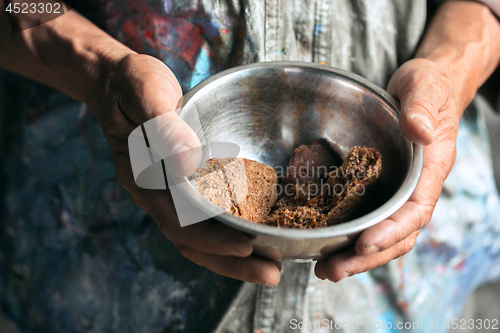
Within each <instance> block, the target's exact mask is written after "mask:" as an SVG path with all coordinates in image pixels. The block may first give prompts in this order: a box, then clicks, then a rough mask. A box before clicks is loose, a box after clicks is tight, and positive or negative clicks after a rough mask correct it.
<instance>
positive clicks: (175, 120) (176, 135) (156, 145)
mask: <svg viewBox="0 0 500 333" xmlns="http://www.w3.org/2000/svg"><path fill="white" fill-rule="evenodd" d="M144 129H145V131H146V135H147V137H148V141H149V146H150V147H151V149H152V150H153V151H154V152H155V153H157V154H158V155H159V157H160V158H162V159H165V162H166V167H167V168H168V169H169V171H171V172H172V173H174V174H175V175H176V176H179V177H183V176H187V175H190V174H192V173H193V172H194V171H195V170H196V168H197V167H198V166H199V165H200V163H201V159H202V148H201V143H200V140H199V139H198V136H197V135H196V133H195V132H194V131H193V129H192V128H191V127H189V125H188V124H187V123H186V122H184V121H183V120H182V119H181V118H180V117H179V116H178V114H177V112H175V111H169V112H165V113H164V114H162V115H160V116H157V117H155V118H153V119H151V120H149V121H147V122H146V123H144Z"/></svg>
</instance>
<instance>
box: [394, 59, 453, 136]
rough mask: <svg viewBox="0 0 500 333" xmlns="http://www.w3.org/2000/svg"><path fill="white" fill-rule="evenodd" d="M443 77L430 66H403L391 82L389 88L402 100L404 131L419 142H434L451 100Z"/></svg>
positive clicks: (401, 120) (400, 117)
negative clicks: (443, 114) (448, 101)
mask: <svg viewBox="0 0 500 333" xmlns="http://www.w3.org/2000/svg"><path fill="white" fill-rule="evenodd" d="M439 77H440V74H436V73H434V72H433V71H430V70H428V69H424V70H422V69H420V68H407V67H405V65H403V66H402V67H401V68H400V69H399V70H398V71H397V72H396V73H395V74H394V76H393V78H392V79H391V81H390V82H389V86H388V88H387V91H388V92H389V93H390V94H391V95H392V96H394V97H395V98H397V99H399V100H400V102H401V112H400V116H399V126H400V128H401V131H402V132H403V134H404V135H405V136H406V137H407V138H408V139H409V140H410V141H412V142H414V143H416V144H420V145H428V144H430V143H432V142H433V141H434V137H435V131H436V127H437V125H438V120H439V111H440V110H441V109H442V108H443V105H444V104H445V102H446V100H447V99H448V96H447V95H448V89H446V87H445V84H444V83H443V81H442V80H440V78H439Z"/></svg>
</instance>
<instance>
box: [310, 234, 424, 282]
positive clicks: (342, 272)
mask: <svg viewBox="0 0 500 333" xmlns="http://www.w3.org/2000/svg"><path fill="white" fill-rule="evenodd" d="M417 235H418V231H415V232H413V233H412V234H411V235H410V237H408V238H406V239H404V240H403V241H401V242H399V243H397V244H396V245H395V246H392V247H390V248H388V249H387V250H385V251H382V252H379V253H376V254H372V255H367V256H360V255H358V254H356V252H355V251H354V249H352V248H351V249H348V250H345V251H343V252H341V253H339V254H337V255H334V256H332V257H330V258H328V259H324V260H319V261H318V262H317V263H316V266H315V268H314V271H315V274H316V276H317V277H318V278H319V279H322V280H324V279H326V278H327V279H328V280H330V281H333V282H339V281H341V280H343V279H345V278H346V277H348V276H352V275H355V274H359V273H363V272H366V271H369V270H371V269H373V268H375V267H378V266H381V265H384V264H386V263H388V262H389V261H391V260H393V259H396V258H399V257H401V256H403V255H405V254H407V253H408V252H410V251H411V249H412V248H413V246H414V245H415V240H416V238H417Z"/></svg>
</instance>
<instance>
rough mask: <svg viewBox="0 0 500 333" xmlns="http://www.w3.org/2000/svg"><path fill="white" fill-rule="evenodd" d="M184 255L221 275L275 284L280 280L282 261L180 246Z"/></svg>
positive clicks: (270, 284) (252, 281) (268, 284)
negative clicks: (219, 253) (241, 256)
mask: <svg viewBox="0 0 500 333" xmlns="http://www.w3.org/2000/svg"><path fill="white" fill-rule="evenodd" d="M179 251H180V252H181V253H182V255H183V256H185V257H186V258H188V259H189V260H191V261H192V262H194V263H195V264H197V265H200V266H203V267H206V268H208V269H209V270H211V271H212V272H215V273H217V274H220V275H224V276H228V277H231V278H233V279H238V280H242V281H246V282H251V283H260V284H263V285H266V286H275V285H277V284H278V283H279V281H280V271H281V263H280V262H278V261H270V260H267V259H262V258H259V257H256V256H250V257H247V258H238V257H231V256H219V255H214V254H210V253H206V252H203V251H198V250H195V249H193V248H190V247H187V246H180V247H179Z"/></svg>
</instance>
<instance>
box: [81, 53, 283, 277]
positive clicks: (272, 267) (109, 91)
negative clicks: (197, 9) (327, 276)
mask: <svg viewBox="0 0 500 333" xmlns="http://www.w3.org/2000/svg"><path fill="white" fill-rule="evenodd" d="M113 67H114V68H113V69H112V70H111V71H110V72H109V73H106V76H107V77H108V79H107V80H106V81H104V82H103V89H102V93H100V94H97V98H95V99H93V102H91V103H89V104H90V107H91V108H92V110H93V111H94V114H95V115H96V117H97V119H98V121H99V123H100V125H101V127H102V128H103V130H104V133H105V135H106V139H107V141H108V143H109V146H110V148H111V152H112V155H113V159H114V161H115V165H116V173H117V176H118V180H119V181H120V183H121V184H122V185H123V186H124V187H125V189H127V190H128V191H129V192H130V195H131V196H132V198H133V200H134V202H135V203H136V204H137V205H138V206H139V207H141V208H142V209H143V210H145V211H146V212H147V213H149V214H150V215H151V217H152V218H153V219H154V220H155V221H156V223H157V224H158V226H159V228H160V229H161V231H162V232H163V234H164V235H165V237H166V238H168V239H170V240H171V241H172V242H173V243H174V244H175V245H176V246H177V247H178V249H179V251H180V252H181V253H182V254H183V255H184V256H185V257H187V258H188V259H190V260H192V261H193V262H195V263H196V264H198V265H201V266H204V267H206V268H208V269H210V270H211V271H214V272H216V273H218V274H222V275H225V276H229V277H232V278H236V279H239V280H244V281H248V282H257V283H261V284H265V285H276V284H277V283H278V282H279V279H280V274H279V270H280V269H281V264H280V263H279V262H272V261H269V260H265V259H262V258H259V257H256V256H252V255H251V254H252V250H253V248H252V244H251V243H250V240H249V238H248V237H247V236H245V235H244V234H243V233H242V232H239V231H237V230H234V229H231V228H229V227H226V226H225V225H223V224H221V223H218V222H215V221H212V220H208V221H204V222H201V223H197V224H194V225H190V226H187V227H181V226H180V224H179V221H178V219H177V215H176V211H175V208H174V204H173V201H172V198H171V196H170V194H169V192H168V191H165V190H146V189H142V188H139V187H138V186H137V185H136V183H135V181H134V178H133V174H132V169H131V164H130V157H129V151H128V136H129V134H130V133H131V132H132V130H134V129H135V128H136V127H137V126H139V125H141V124H143V123H144V122H146V121H148V120H150V119H153V118H155V117H157V116H159V115H162V114H164V113H166V112H170V113H171V116H170V117H169V123H168V124H167V125H166V126H165V127H164V128H162V133H161V135H162V136H163V137H162V140H161V141H162V142H164V144H165V145H166V147H163V148H164V149H162V150H163V151H167V152H170V153H171V154H169V155H173V154H177V153H180V152H182V151H186V152H188V153H186V154H179V155H178V156H181V157H182V159H179V160H178V161H177V162H178V164H180V165H179V166H178V167H179V169H181V170H183V171H184V173H185V174H186V175H187V174H190V173H192V172H194V170H195V168H196V167H197V166H198V165H199V162H200V161H201V156H200V155H198V154H197V152H198V150H197V149H190V148H195V147H199V146H201V144H200V142H199V139H198V137H197V136H196V134H195V133H194V131H193V130H192V129H191V128H190V127H189V126H188V125H187V124H186V123H185V122H184V121H182V120H181V119H180V118H179V117H178V115H177V114H176V111H175V109H176V107H177V104H178V102H179V100H180V98H181V96H182V92H181V89H180V86H179V84H178V82H177V80H176V78H175V76H174V74H173V73H172V72H171V71H170V70H169V69H168V68H167V66H165V65H164V64H163V63H162V62H161V61H159V60H158V59H155V58H153V57H150V56H146V55H136V54H132V55H128V56H126V57H125V58H123V59H122V60H120V61H119V62H118V63H117V64H116V65H115V66H113Z"/></svg>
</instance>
